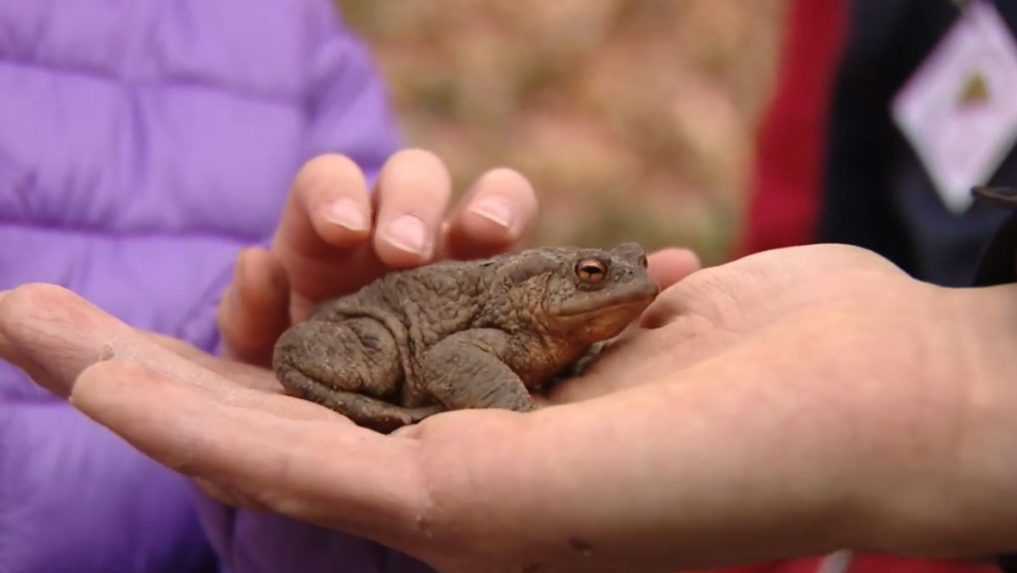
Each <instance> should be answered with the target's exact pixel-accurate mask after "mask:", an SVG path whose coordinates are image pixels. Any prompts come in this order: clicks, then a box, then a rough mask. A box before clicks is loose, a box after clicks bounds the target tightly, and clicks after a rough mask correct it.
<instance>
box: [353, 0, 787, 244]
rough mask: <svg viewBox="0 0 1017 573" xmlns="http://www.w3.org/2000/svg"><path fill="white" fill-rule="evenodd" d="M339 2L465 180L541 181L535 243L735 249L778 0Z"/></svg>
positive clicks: (414, 116) (406, 115)
mask: <svg viewBox="0 0 1017 573" xmlns="http://www.w3.org/2000/svg"><path fill="white" fill-rule="evenodd" d="M338 2H339V5H340V6H341V8H342V9H343V12H344V14H345V16H346V18H347V20H348V21H349V23H350V25H351V26H352V27H353V28H354V29H356V30H357V31H358V32H359V33H360V34H361V35H362V36H363V37H364V38H365V39H366V40H367V41H368V43H369V44H370V45H371V46H372V48H373V49H374V51H375V54H376V57H377V58H378V61H379V63H380V65H381V68H382V71H383V73H384V75H385V76H386V78H387V80H388V82H389V85H390V86H391V90H392V98H393V103H394V105H395V106H396V108H397V110H398V111H399V114H400V117H401V122H402V127H403V129H404V131H405V133H406V135H407V139H408V140H409V142H410V143H412V144H413V145H418V146H422V147H426V148H429V149H433V150H435V151H437V152H438V153H440V154H441V155H442V156H443V157H445V159H446V160H447V161H448V162H449V165H450V167H451V169H452V171H453V176H454V178H455V179H456V181H457V184H458V187H459V188H462V186H463V185H465V184H466V183H467V182H468V181H470V180H471V179H472V178H474V177H475V176H476V175H477V174H479V173H480V172H482V171H483V170H485V169H487V168H489V167H492V166H497V165H508V166H511V167H514V168H517V169H519V170H521V171H523V172H524V173H525V174H527V175H528V176H529V177H530V178H531V179H532V180H533V181H534V183H535V185H536V186H537V189H538V191H539V192H540V194H541V200H542V205H543V208H542V215H541V219H540V221H539V223H538V225H537V228H536V229H535V230H534V236H533V237H532V240H531V242H532V243H539V244H580V245H606V244H611V243H614V242H617V241H619V240H625V239H634V240H639V241H641V242H643V243H644V244H645V245H647V246H649V247H656V246H663V245H668V244H684V245H691V246H693V247H695V248H696V249H697V250H699V252H700V253H701V254H702V255H703V257H704V259H705V260H706V261H707V262H717V261H720V260H722V259H723V258H724V257H725V256H727V252H728V249H729V247H730V245H731V242H732V240H733V239H734V237H735V236H736V233H737V230H738V228H739V224H740V219H741V214H742V206H743V204H744V198H745V188H746V171H747V169H748V167H749V161H750V160H751V149H752V143H753V137H754V133H755V128H756V125H757V118H758V117H759V114H760V112H761V110H762V108H763V106H764V105H765V104H766V103H767V101H768V97H769V94H770V90H771V84H772V80H773V74H774V68H775V58H776V52H777V48H778V43H779V35H780V27H781V24H782V21H783V10H784V1H783V0H752V1H749V2H746V1H736V0H558V1H556V2H544V1H540V0H494V1H487V2H471V1H467V0H445V1H442V2H433V1H425V0H402V1H399V2H379V1H376V0H338Z"/></svg>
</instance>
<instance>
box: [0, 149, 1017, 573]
mask: <svg viewBox="0 0 1017 573" xmlns="http://www.w3.org/2000/svg"><path fill="white" fill-rule="evenodd" d="M394 161H395V160H394ZM317 165H318V166H319V167H320V165H321V164H317ZM325 165H326V167H328V169H326V171H329V170H332V171H331V172H330V173H331V174H328V173H326V174H324V175H323V174H321V173H316V172H313V171H315V168H314V166H313V165H309V167H308V168H305V172H302V174H301V175H300V176H298V177H297V183H296V184H295V187H294V191H293V194H292V199H291V202H290V206H289V207H288V208H287V212H286V214H285V215H284V217H283V223H282V224H281V225H280V230H279V232H278V234H277V236H276V241H275V243H274V244H273V248H272V249H270V250H252V251H249V252H248V253H246V254H245V255H244V258H243V259H242V263H241V264H240V265H238V269H237V278H236V279H235V281H234V284H233V286H232V287H231V289H230V291H229V293H228V294H227V296H226V299H225V300H224V303H223V306H222V309H221V314H220V322H221V324H222V325H223V332H224V336H225V338H226V340H227V343H228V345H229V347H230V355H232V356H234V357H237V358H242V359H243V360H245V361H247V362H250V363H253V364H258V363H262V362H261V359H262V358H263V354H262V351H263V350H264V341H265V339H268V338H272V337H271V336H266V335H252V334H251V333H252V332H261V331H262V330H272V329H278V328H281V327H284V326H285V325H286V324H288V323H289V322H290V320H292V319H294V318H296V319H299V318H300V313H301V312H302V310H301V309H302V304H303V303H302V302H301V301H302V300H312V301H313V300H315V299H317V298H318V297H321V296H327V295H331V294H335V293H336V292H342V291H343V290H344V289H349V288H353V287H355V286H356V285H355V284H354V283H352V282H351V283H347V284H338V285H333V287H334V288H331V289H323V290H321V291H316V292H310V291H308V290H307V288H306V285H308V284H314V281H310V280H308V278H307V277H309V276H317V278H318V279H319V280H325V281H327V280H330V278H334V277H330V276H329V275H328V273H329V271H328V269H329V268H330V265H343V264H347V265H353V266H356V265H361V264H362V265H364V266H356V268H358V269H362V273H363V274H362V275H360V278H359V279H358V280H361V281H366V280H369V279H370V278H371V276H373V275H376V274H377V273H378V272H383V271H384V269H385V268H398V267H400V265H402V266H410V265H412V264H415V263H414V260H412V257H409V258H408V259H407V258H400V257H406V253H405V252H399V251H397V250H393V251H388V252H386V251H385V250H384V249H382V248H380V247H379V241H383V238H382V237H383V235H384V234H383V233H382V232H380V231H379V232H378V233H373V232H370V231H367V232H364V233H361V234H360V235H355V234H354V235H355V236H348V235H346V234H345V233H346V231H344V230H338V231H337V230H335V229H328V230H327V233H332V232H334V233H335V236H331V235H330V236H329V237H328V239H325V238H323V237H322V236H323V235H326V234H327V233H326V232H325V231H322V229H321V228H320V227H316V226H315V225H320V223H315V216H316V215H315V213H317V212H318V211H317V210H316V208H315V207H313V205H317V204H320V203H321V202H325V203H327V202H328V201H329V200H331V199H324V200H322V199H321V198H320V197H319V198H318V199H316V201H318V202H319V203H315V201H313V200H311V199H309V197H310V196H311V195H314V194H315V193H323V192H322V189H323V188H328V189H333V190H334V189H340V190H348V189H349V187H342V186H341V185H337V184H336V182H342V181H346V182H347V184H349V185H353V186H354V187H357V184H356V183H353V184H350V183H349V181H355V180H356V179H357V178H356V177H355V176H351V175H350V174H349V172H347V171H344V170H346V169H348V166H345V164H344V163H343V160H341V159H336V158H332V159H327V160H325ZM307 169H310V170H311V171H312V173H308V172H307ZM386 169H387V170H388V171H389V173H390V174H391V171H392V170H395V171H397V172H399V171H403V170H407V169H408V170H410V171H413V170H417V171H418V175H420V176H421V177H424V178H425V180H427V181H431V182H432V185H433V187H432V189H434V188H443V189H445V191H441V189H439V191H438V192H437V194H436V197H430V198H429V201H431V202H434V201H437V203H439V204H440V206H441V209H440V210H435V211H434V212H433V213H429V214H428V213H425V214H421V215H420V216H419V219H420V220H422V221H427V222H428V225H429V226H428V229H429V231H428V232H430V233H433V235H434V236H435V237H438V239H436V240H434V247H433V251H434V253H436V254H438V255H439V256H444V255H446V254H448V255H452V256H459V255H460V254H461V252H460V251H457V247H456V244H457V240H459V239H456V238H455V237H456V233H463V234H462V237H469V236H477V235H478V232H479V234H480V235H483V234H484V232H485V231H483V229H487V232H488V235H487V237H488V239H489V240H488V242H487V243H485V242H484V241H483V240H480V241H474V242H472V243H471V244H474V245H477V244H487V245H489V251H497V250H501V249H504V248H507V247H508V246H509V245H511V243H512V242H514V239H513V238H512V237H516V238H518V235H514V234H513V232H507V233H506V232H502V233H501V234H499V232H497V228H496V227H484V225H487V224H489V223H490V221H491V219H490V218H484V217H481V218H479V219H476V220H473V222H472V223H464V222H463V221H464V219H463V217H464V216H465V215H464V214H467V213H469V212H470V211H469V205H470V204H471V203H470V201H471V198H477V197H483V196H485V193H493V192H497V193H500V194H502V195H500V197H506V196H510V197H516V199H515V200H512V201H515V203H514V204H515V205H516V206H517V211H516V213H517V214H518V216H519V219H518V220H519V221H522V223H521V224H522V226H523V227H525V221H528V220H529V218H530V217H531V216H532V213H533V212H535V202H531V199H532V190H529V191H527V190H526V189H525V188H524V187H525V185H528V184H525V180H523V179H521V178H520V177H519V176H518V175H516V174H513V173H512V172H508V171H500V172H499V171H496V172H493V173H494V175H491V174H489V175H488V176H485V177H487V183H486V184H485V183H484V180H485V178H484V177H482V178H481V180H480V182H478V184H477V185H476V186H475V187H474V190H473V191H472V194H471V193H468V194H467V198H466V199H465V202H464V203H462V205H464V206H463V207H457V208H455V209H453V210H452V215H450V216H449V217H448V218H446V219H444V223H443V222H442V217H443V215H442V214H441V213H442V212H443V211H444V208H445V205H446V204H447V186H445V187H442V186H443V185H444V184H443V183H442V181H443V180H444V179H443V178H442V172H443V167H442V166H441V165H440V162H437V161H436V160H435V159H434V158H433V156H429V155H427V154H422V153H420V152H413V153H410V154H409V155H404V156H403V157H402V158H401V159H400V160H399V161H398V162H396V163H395V167H393V163H392V162H390V164H389V166H388V167H387V168H386ZM397 175H398V173H397ZM318 177H325V179H329V178H331V179H329V180H331V181H332V182H333V183H331V184H327V183H322V181H321V180H320V179H318ZM343 177H346V179H343ZM427 177H431V179H427ZM409 180H414V179H413V178H406V177H394V178H392V177H391V176H390V177H389V178H386V176H385V174H383V176H382V177H381V179H380V181H381V182H380V183H379V185H382V186H384V185H389V187H385V188H384V189H379V191H380V192H378V193H376V194H375V195H376V196H379V197H381V199H379V200H378V201H379V203H380V204H381V208H379V209H378V214H377V215H375V216H374V218H375V226H376V227H377V228H379V229H382V228H384V226H385V222H386V221H387V220H390V219H385V216H384V215H383V214H382V213H385V212H386V211H385V208H384V205H385V203H384V201H386V199H385V197H388V199H396V203H398V201H399V200H402V199H403V198H405V197H410V196H412V193H410V192H409V191H403V192H402V193H400V192H399V189H408V187H405V186H404V187H400V185H405V183H399V182H400V181H409ZM416 180H417V181H419V180H420V179H419V178H417V179H416ZM309 181H310V182H314V183H315V184H314V185H312V184H309V183H308V182H309ZM386 182H387V183H386ZM393 182H394V183H393ZM506 182H508V183H507V184H506ZM521 183H522V184H525V185H520V184H521ZM357 189H358V191H356V192H354V193H352V197H353V198H354V200H355V201H362V202H361V203H359V204H360V205H362V206H366V205H368V202H367V201H366V199H365V197H366V196H367V194H366V190H365V189H364V188H363V187H357ZM520 189H522V191H521V192H520ZM414 191H415V190H414ZM442 197H444V198H445V199H442ZM332 199H334V197H333V198H332ZM309 205H311V206H309ZM520 205H522V207H519V206H520ZM526 205H530V206H531V207H526ZM411 206H412V205H411V204H410V203H405V204H403V206H402V209H403V211H400V210H399V209H394V210H393V208H392V205H389V211H388V214H389V216H395V217H398V216H400V214H405V210H406V209H408V208H410V207H411ZM365 208H366V207H365ZM528 208H529V209H531V210H530V211H529V213H530V215H527V214H526V209H528ZM287 217H289V219H287ZM466 220H469V217H466ZM485 221H486V223H485ZM473 224H476V225H477V227H470V225H473ZM471 228H472V230H469V229H471ZM501 228H502V229H503V230H505V229H508V227H504V226H503V227H501ZM464 229H466V230H464ZM478 229H480V230H479V231H478ZM442 230H443V231H442ZM492 231H494V232H492ZM520 232H521V231H520ZM357 237H359V239H357ZM499 237H500V238H499ZM347 240H348V241H349V242H343V241H347ZM365 241H366V246H365ZM465 242H470V241H465ZM386 253H387V254H386ZM424 260H426V257H424V258H421V259H416V263H419V262H423V261H424ZM372 265H373V266H372ZM695 266H696V263H695V261H694V258H691V257H690V255H689V254H688V253H687V252H683V251H665V252H663V253H659V254H657V255H656V256H654V257H652V258H651V271H652V272H653V273H654V276H655V277H657V280H659V281H660V282H661V284H662V286H668V285H672V286H670V288H668V289H667V290H666V291H664V292H663V293H662V294H661V295H660V297H659V298H658V300H657V301H656V302H655V303H654V305H653V306H651V307H650V309H648V311H647V312H646V313H645V315H644V317H643V319H642V323H641V324H640V325H637V326H635V327H633V328H631V329H630V330H629V331H628V332H627V333H626V334H624V335H623V337H622V339H621V340H620V342H619V343H618V344H616V345H614V346H613V347H612V348H611V349H610V350H609V351H608V352H607V353H606V355H605V356H603V357H602V359H601V360H599V361H598V362H597V363H596V364H595V366H594V368H593V369H592V370H591V371H590V372H589V374H588V375H587V376H584V377H582V378H581V379H578V380H575V381H573V382H572V383H570V384H567V385H564V386H562V387H560V388H558V389H557V391H556V393H555V394H554V395H553V396H551V403H552V405H551V406H550V407H547V408H544V409H542V410H540V411H538V412H534V413H530V414H515V413H510V412H500V411H489V410H488V411H459V412H452V413H447V414H442V415H438V416H435V417H433V418H430V419H428V420H426V421H425V422H423V423H421V424H418V425H416V426H413V427H409V428H406V429H403V430H401V431H399V432H397V433H396V434H394V435H392V436H381V435H379V434H376V433H374V432H371V431H369V430H365V429H363V428H359V427H356V426H354V425H353V424H351V423H350V422H349V421H348V420H345V419H344V418H342V417H341V416H339V415H337V414H335V413H334V412H331V411H330V410H327V409H325V408H322V407H319V406H316V405H314V404H312V403H309V402H305V401H302V400H298V399H295V398H291V397H287V396H284V395H281V394H280V393H279V391H278V386H277V384H276V383H275V381H274V377H273V376H272V374H271V373H269V372H268V371H266V370H264V369H261V368H259V367H257V366H252V365H248V364H243V363H240V362H237V361H232V360H225V359H219V358H215V357H212V356H209V355H206V354H204V353H201V352H199V351H197V350H195V349H193V348H191V347H189V346H187V345H186V344H183V343H180V342H179V341H175V340H172V339H166V338H164V337H159V336H155V335H151V334H147V333H142V332H138V331H135V330H133V329H131V328H130V327H128V326H126V325H124V324H122V323H120V322H119V321H117V320H116V319H114V318H112V317H110V316H108V315H105V314H103V313H102V312H101V311H100V310H98V309H96V308H94V307H92V306H91V305H89V304H88V303H86V302H84V301H82V300H81V299H79V298H78V297H76V296H75V295H73V294H71V293H69V292H67V291H65V290H62V289H59V288H57V287H52V286H45V285H33V286H26V287H23V288H19V289H17V290H15V291H12V292H9V293H6V294H5V295H4V296H3V297H2V299H0V354H2V355H3V356H4V357H6V358H8V359H9V360H11V361H13V362H15V363H16V364H18V365H20V366H21V367H22V368H23V369H25V370H26V371H27V372H28V373H29V374H30V375H32V376H33V378H34V379H35V380H36V381H37V382H38V383H40V384H42V385H44V386H46V387H48V388H49V389H51V390H52V391H54V392H55V393H57V394H60V395H64V396H70V399H71V401H72V403H73V404H74V405H75V406H76V407H78V408H79V409H81V410H82V411H83V412H84V413H85V414H87V415H89V416H90V417H92V418H93V419H95V420H96V421H98V422H99V423H101V424H104V425H106V426H108V427H109V428H111V429H112V430H113V431H115V432H117V433H118V434H120V435H121V436H123V437H124V438H125V439H127V440H128V441H129V442H131V443H132V444H134V445H135V446H136V447H137V448H139V449H140V450H141V451H143V452H145V453H146V454H148V455H150V456H152V457H153V458H155V459H157V460H159V461H160V462H162V463H164V464H166V465H167V466H169V467H171V468H174V469H176V470H178V471H181V472H183V473H185V474H187V475H190V476H192V477H194V478H195V479H196V480H197V481H198V482H199V483H200V484H201V485H202V486H203V487H204V488H205V489H206V491H208V492H210V493H211V494H212V495H214V496H216V497H218V498H220V499H223V500H224V501H227V502H228V503H233V504H236V505H241V506H246V507H254V508H265V509H271V510H274V511H279V512H281V513H284V514H286V515H290V516H293V517H295V518H298V519H303V520H308V521H312V522H315V523H319V524H323V525H327V526H330V527H334V528H336V529H340V530H343V531H348V532H351V533H355V534H360V535H365V536H368V537H371V538H373V539H376V540H378V541H380V542H383V543H386V544H388V545H390V546H393V547H395V548H398V549H401V550H404V551H408V552H410V553H412V554H414V555H416V556H418V557H420V558H423V559H425V560H427V561H428V562H430V563H432V564H434V565H436V566H438V567H439V568H440V569H442V570H446V571H476V570H487V571H498V570H505V571H521V570H540V571H574V570H579V571H582V570H591V571H594V570H611V569H618V568H621V569H625V568H636V569H638V570H643V571H654V570H662V571H664V570H668V571H670V570H674V569H675V568H678V567H700V566H707V565H719V564H724V563H730V562H732V561H739V562H745V561H753V560H758V559H764V558H773V557H784V556H791V555H803V554H814V553H817V552H820V551H826V550H830V549H834V548H839V547H850V548H855V549H875V550H885V551H891V552H898V553H909V554H925V555H929V554H933V555H949V556H982V555H986V554H991V553H993V552H997V551H1000V550H1003V549H1008V548H1013V547H1014V546H1017V539H1014V536H1013V533H1012V531H1013V528H1012V527H1009V526H1010V525H1012V524H1013V523H1014V520H1015V519H1017V512H1015V511H1014V510H1013V509H1012V508H1011V507H1008V506H1007V504H1005V503H1000V500H1001V499H1008V498H1012V497H1013V496H1014V494H1015V492H1014V491H1013V490H1014V489H1015V488H1017V485H1015V481H1014V480H1013V479H1012V476H1013V475H1014V474H1015V473H1017V468H1015V467H1014V465H1015V463H1017V462H1014V461H1013V460H1014V456H1013V455H1012V451H1013V448H1012V443H1013V440H1012V436H1013V435H1014V431H1015V428H1013V426H1014V424H1015V422H1014V420H1013V418H1014V417H1013V416H1012V414H1011V413H1012V412H1013V411H1014V409H1015V408H1017V395H1015V391H1014V390H1013V389H1012V384H1011V383H1010V380H1011V379H1012V375H1011V374H1010V368H1009V366H1008V365H1009V363H1010V356H1011V349H1012V347H1013V343H1014V342H1015V339H1017V332H1015V328H1017V320H1014V318H1015V316H1017V293H1015V292H1013V291H1014V289H1013V287H1010V286H1007V287H997V288H992V289H977V290H975V289H971V290H947V289H940V288H936V287H932V286H929V285H926V284H922V283H918V282H915V281H912V280H910V279H908V278H907V277H905V276H904V275H903V274H901V273H900V272H899V271H898V270H897V269H896V268H895V267H893V266H892V265H890V264H889V263H887V262H886V261H884V260H882V259H879V258H878V257H876V256H874V255H872V254H869V253H867V252H864V251H861V250H858V249H852V248H847V247H840V246H815V247H805V248H799V249H790V250H785V251H774V252H770V253H764V254H760V255H755V256H752V257H748V258H746V259H742V260H740V261H736V262H734V263H731V264H728V265H724V266H721V267H716V268H712V269H706V270H703V271H700V272H696V273H694V274H692V275H691V276H688V278H685V279H684V280H679V279H682V278H683V277H685V275H687V274H688V273H689V272H691V271H692V270H694V268H695ZM315 273H318V274H317V275H316V274H315ZM346 276H348V274H347V275H346ZM254 310H257V311H264V312H261V313H258V312H252V311H254ZM252 316H254V317H255V318H251V317H252ZM252 321H253V322H252ZM167 404H172V407H171V408H169V407H167ZM619 492H621V494H619Z"/></svg>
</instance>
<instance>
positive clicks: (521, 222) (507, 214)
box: [444, 168, 537, 259]
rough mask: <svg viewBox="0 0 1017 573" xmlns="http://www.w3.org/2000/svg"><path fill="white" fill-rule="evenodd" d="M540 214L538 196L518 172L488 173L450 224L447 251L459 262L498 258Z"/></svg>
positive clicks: (459, 207) (458, 209) (496, 171)
mask: <svg viewBox="0 0 1017 573" xmlns="http://www.w3.org/2000/svg"><path fill="white" fill-rule="evenodd" d="M536 214H537V194H536V192H535V191H534V190H533V186H532V185H531V184H530V182H529V181H528V180H527V179H526V178H525V177H523V176H522V175H521V174H519V173H518V172H516V171H514V170H512V169H507V168H500V169H493V170H491V171H488V172H487V173H485V174H484V175H483V176H481V177H480V179H478V180H477V182H476V183H475V184H474V185H473V187H472V188H471V189H470V191H469V192H468V193H467V194H466V196H465V197H464V198H463V199H462V201H460V203H459V206H458V207H457V208H456V210H455V213H454V214H453V215H452V216H451V217H450V218H449V220H448V228H447V232H446V235H445V238H444V242H445V244H444V251H445V254H447V256H449V257H451V258H455V259H471V258H479V257H486V256H490V255H494V254H498V253H500V252H503V251H505V250H507V249H509V248H510V247H511V246H512V245H514V244H515V243H517V242H518V241H519V240H520V239H521V238H522V236H523V234H524V233H525V232H526V229H527V228H528V227H529V226H530V224H531V223H532V222H533V218H534V216H535V215H536Z"/></svg>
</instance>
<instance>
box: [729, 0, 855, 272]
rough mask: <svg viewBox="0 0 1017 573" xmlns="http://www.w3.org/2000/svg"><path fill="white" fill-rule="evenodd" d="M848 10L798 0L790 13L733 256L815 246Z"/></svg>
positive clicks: (834, 3)
mask: <svg viewBox="0 0 1017 573" xmlns="http://www.w3.org/2000/svg"><path fill="white" fill-rule="evenodd" d="M845 4H846V3H845V2H844V0H795V1H794V2H792V3H791V5H790V7H789V9H788V13H787V22H786V24H787V26H786V30H787V31H786V33H785V34H786V35H785V37H784V40H783V47H782V49H781V61H780V68H779V71H778V74H777V79H776V87H775V92H774V96H773V100H772V101H771V102H770V104H769V107H768V109H767V111H766V113H765V115H764V117H763V120H762V123H761V124H760V127H759V133H758V134H757V136H756V152H755V165H754V167H753V171H752V180H751V189H750V197H749V204H748V215H747V219H746V221H745V232H744V236H743V237H742V239H741V241H740V244H739V245H738V247H737V252H736V253H735V254H736V255H739V256H740V255H746V254H749V253H753V252H757V251H762V250H766V249H774V248H779V247H788V246H792V245H800V244H804V243H811V242H814V241H815V240H816V226H817V218H818V211H819V203H820V199H821V197H822V179H823V168H824V165H823V163H824V162H823V157H824V155H825V149H826V139H827V137H826V133H827V121H828V117H827V116H828V115H829V107H830V101H831V93H830V92H831V89H832V84H833V81H834V77H835V72H836V70H837V65H838V63H839V61H840V54H841V52H842V49H843V45H842V44H843V40H844V36H845V33H846V20H847V15H846V6H845Z"/></svg>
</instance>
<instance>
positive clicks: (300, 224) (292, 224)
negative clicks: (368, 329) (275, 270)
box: [272, 155, 382, 306]
mask: <svg viewBox="0 0 1017 573" xmlns="http://www.w3.org/2000/svg"><path fill="white" fill-rule="evenodd" d="M371 210H372V209H371V204H370V198H369V193H368V189H367V184H366V182H365V181H364V176H363V173H362V172H361V170H360V168H359V167H357V165H356V164H355V163H353V161H351V160H350V159H348V158H346V157H343V156H340V155H322V156H319V157H316V158H315V159H312V160H311V161H309V162H308V163H307V164H305V165H304V167H303V168H302V169H301V170H300V173H298V174H297V177H296V179H295V180H294V183H293V189H292V190H291V192H290V196H289V200H288V201H287V204H286V207H285V209H284V211H283V215H282V220H281V222H280V223H279V228H278V230H277V231H276V234H275V237H274V239H273V242H272V251H273V252H274V253H275V255H276V257H277V258H278V260H279V262H280V263H281V264H282V266H283V267H284V268H285V269H286V273H287V275H288V278H289V281H290V288H291V289H293V295H294V296H293V297H292V298H293V300H292V302H293V304H294V305H297V306H299V305H301V304H304V305H305V306H308V305H310V304H312V303H313V302H316V301H319V300H322V299H324V298H327V297H329V296H333V295H335V294H338V293H341V292H347V291H348V290H352V289H354V288H357V287H359V286H361V285H362V284H363V282H365V280H366V279H365V277H373V276H377V274H378V273H380V272H381V269H382V267H381V265H380V263H379V262H378V261H377V260H376V259H374V256H373V253H372V250H371V249H370V248H368V247H369V245H370V242H369V238H370V231H371V225H370V221H371ZM350 269H356V270H355V272H350Z"/></svg>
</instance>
